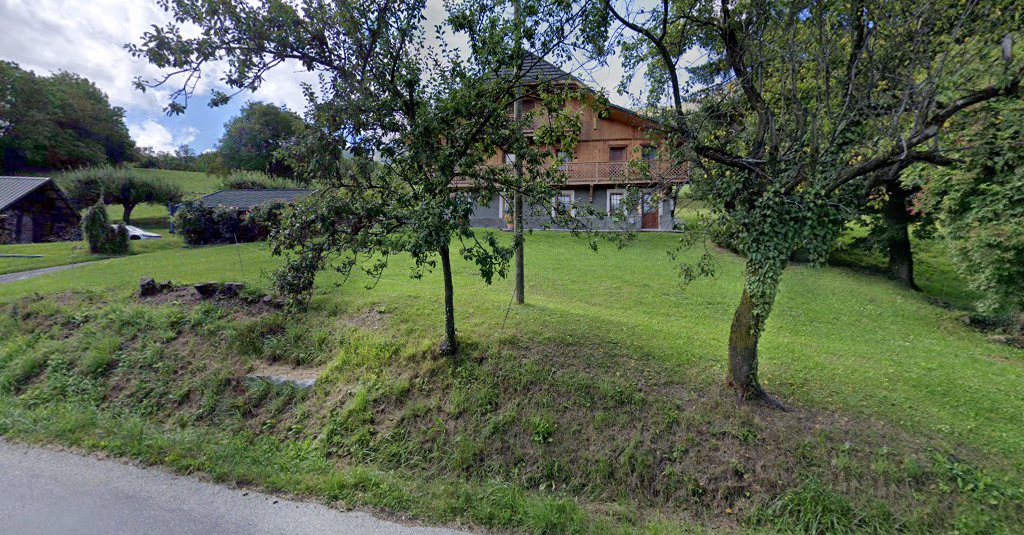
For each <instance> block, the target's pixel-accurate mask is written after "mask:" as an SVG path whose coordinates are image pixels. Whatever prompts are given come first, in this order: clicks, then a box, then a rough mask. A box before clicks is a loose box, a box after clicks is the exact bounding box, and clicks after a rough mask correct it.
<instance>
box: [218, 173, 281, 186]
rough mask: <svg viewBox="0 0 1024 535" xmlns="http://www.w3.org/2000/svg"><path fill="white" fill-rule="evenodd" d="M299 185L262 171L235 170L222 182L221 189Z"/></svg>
mask: <svg viewBox="0 0 1024 535" xmlns="http://www.w3.org/2000/svg"><path fill="white" fill-rule="evenodd" d="M297 187H298V185H297V184H296V183H295V182H293V181H291V180H287V179H284V178H277V177H272V176H270V175H268V174H266V173H263V172H260V171H235V172H233V173H231V175H229V176H227V177H226V178H224V179H223V180H221V182H220V189H295V188H297Z"/></svg>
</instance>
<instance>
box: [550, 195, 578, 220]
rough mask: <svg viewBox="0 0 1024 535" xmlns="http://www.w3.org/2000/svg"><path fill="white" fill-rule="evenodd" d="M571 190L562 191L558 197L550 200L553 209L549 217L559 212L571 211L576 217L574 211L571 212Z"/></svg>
mask: <svg viewBox="0 0 1024 535" xmlns="http://www.w3.org/2000/svg"><path fill="white" fill-rule="evenodd" d="M572 198H573V192H572V190H563V191H560V192H558V195H556V196H555V198H554V199H551V204H552V205H553V208H552V209H551V217H554V216H556V215H558V213H559V212H562V213H565V212H567V211H571V213H572V215H576V210H572Z"/></svg>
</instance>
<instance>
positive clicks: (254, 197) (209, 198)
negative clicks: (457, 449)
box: [199, 189, 313, 210]
mask: <svg viewBox="0 0 1024 535" xmlns="http://www.w3.org/2000/svg"><path fill="white" fill-rule="evenodd" d="M310 193H313V190H308V189H226V190H221V191H217V192H214V193H211V194H209V195H204V196H202V197H200V198H199V202H201V203H203V206H207V207H210V208H216V207H217V206H223V207H225V208H234V209H236V210H248V209H250V208H253V207H256V206H259V205H261V204H267V203H271V202H285V203H288V202H293V201H297V200H299V199H301V198H303V197H305V196H307V195H309V194H310Z"/></svg>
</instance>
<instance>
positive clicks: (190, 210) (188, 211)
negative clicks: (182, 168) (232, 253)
mask: <svg viewBox="0 0 1024 535" xmlns="http://www.w3.org/2000/svg"><path fill="white" fill-rule="evenodd" d="M283 208H284V204H282V203H273V204H268V205H264V206H258V207H256V208H255V209H253V210H252V211H251V212H249V213H247V214H244V215H240V214H239V213H238V212H236V211H235V210H230V209H226V208H222V207H217V208H210V207H208V206H203V204H202V203H200V202H198V201H189V202H186V203H184V204H182V205H180V206H179V207H178V209H177V211H175V213H174V226H175V228H176V229H177V232H178V234H179V235H180V236H181V239H182V240H184V241H185V243H186V244H188V245H209V244H217V243H241V242H252V241H261V240H265V239H267V237H268V236H269V235H270V231H271V229H273V228H274V227H275V226H276V225H277V224H278V222H279V221H280V213H281V210H282V209H283Z"/></svg>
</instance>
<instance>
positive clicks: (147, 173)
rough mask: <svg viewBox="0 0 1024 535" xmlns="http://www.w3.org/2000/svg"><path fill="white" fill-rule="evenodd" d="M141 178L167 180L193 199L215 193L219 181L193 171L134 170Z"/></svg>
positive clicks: (211, 176) (214, 177) (212, 176)
mask: <svg viewBox="0 0 1024 535" xmlns="http://www.w3.org/2000/svg"><path fill="white" fill-rule="evenodd" d="M136 171H137V172H138V173H139V174H141V175H142V176H143V177H149V178H158V179H162V180H167V181H168V182H172V183H174V184H177V185H178V186H180V187H181V189H182V191H184V193H185V197H186V198H194V197H199V196H202V195H206V194H207V193H213V192H214V191H217V184H218V183H219V182H220V179H219V178H218V177H216V176H214V175H208V174H206V173H199V172H194V171H173V170H169V169H136Z"/></svg>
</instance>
